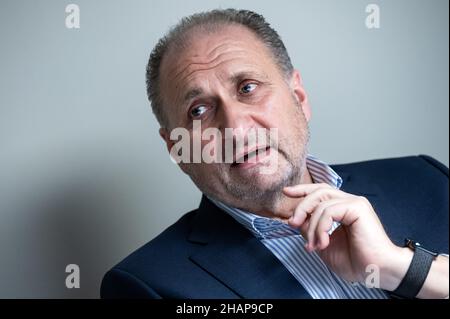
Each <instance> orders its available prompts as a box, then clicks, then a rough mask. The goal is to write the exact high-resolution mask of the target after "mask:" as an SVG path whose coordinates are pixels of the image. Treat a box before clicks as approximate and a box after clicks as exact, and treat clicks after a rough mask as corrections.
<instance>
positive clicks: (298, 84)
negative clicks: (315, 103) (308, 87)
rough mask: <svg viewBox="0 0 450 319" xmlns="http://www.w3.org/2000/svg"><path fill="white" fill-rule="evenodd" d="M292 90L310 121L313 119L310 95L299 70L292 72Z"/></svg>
mask: <svg viewBox="0 0 450 319" xmlns="http://www.w3.org/2000/svg"><path fill="white" fill-rule="evenodd" d="M290 86H291V90H292V91H293V92H294V96H295V98H296V99H297V102H298V103H299V104H300V105H301V107H302V110H303V114H305V117H306V120H307V121H308V122H309V120H310V119H311V115H312V114H311V106H310V105H309V101H308V95H307V94H306V91H305V88H304V87H303V81H302V77H301V76H300V72H299V71H298V70H294V71H293V72H292V78H291V83H290Z"/></svg>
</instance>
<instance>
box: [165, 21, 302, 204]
mask: <svg viewBox="0 0 450 319" xmlns="http://www.w3.org/2000/svg"><path fill="white" fill-rule="evenodd" d="M186 42H187V43H188V45H186V46H185V47H184V49H183V50H180V49H175V50H174V49H173V48H172V49H171V50H169V52H168V55H167V56H166V57H165V59H164V60H163V63H162V66H161V74H162V76H161V92H162V98H163V101H164V105H165V110H164V111H165V112H166V114H167V116H168V120H169V123H170V127H169V128H167V129H161V131H160V132H161V135H162V136H163V138H164V139H165V140H166V142H167V146H168V148H169V149H170V148H171V147H172V146H173V144H174V143H175V142H176V141H172V140H170V138H169V137H170V131H169V130H170V129H174V128H176V127H183V128H186V129H188V130H189V132H190V137H191V138H192V139H195V138H196V137H197V138H199V136H196V135H198V134H199V133H198V132H196V131H194V129H193V121H194V120H200V121H201V130H202V131H204V130H205V129H207V128H217V129H219V130H220V132H221V133H222V138H223V140H222V142H223V143H221V145H222V146H224V145H225V144H226V141H225V132H224V130H225V129H226V128H232V129H239V130H240V132H241V135H242V136H241V137H243V138H244V139H243V140H244V141H245V142H244V145H243V146H244V147H243V148H241V149H238V150H235V153H236V154H237V155H235V160H237V159H238V158H240V157H242V156H243V155H246V154H247V155H249V154H250V155H252V153H251V151H252V149H253V148H254V147H253V146H255V145H253V146H252V147H248V146H249V145H250V144H247V139H246V136H245V135H246V134H247V132H250V131H251V130H254V129H257V128H265V129H267V130H270V129H271V128H272V129H273V128H276V129H277V133H278V138H277V140H270V141H269V139H268V140H267V144H265V145H261V143H259V142H258V143H256V148H258V149H261V150H264V151H261V152H262V153H260V154H261V155H259V156H257V157H256V158H253V162H255V163H253V164H252V163H246V162H244V163H226V162H225V163H224V162H223V161H222V163H210V164H207V163H204V162H203V161H202V163H181V164H180V167H181V168H182V170H183V171H184V172H185V173H187V174H188V175H189V176H190V177H191V179H192V180H193V181H194V183H195V184H196V185H197V187H198V188H199V189H200V190H201V191H202V192H203V193H205V194H207V195H209V196H212V197H214V198H216V199H219V200H221V201H223V202H225V203H227V204H230V205H233V206H235V207H240V208H243V209H247V210H250V211H257V210H261V209H270V208H273V206H274V205H276V203H277V201H278V200H279V199H280V198H281V196H282V193H281V190H282V188H283V187H284V186H287V185H292V184H297V183H299V182H300V179H301V177H302V174H303V173H304V170H305V155H306V144H307V140H308V126H307V120H309V116H310V110H309V105H308V102H307V98H306V94H305V92H304V90H303V87H302V84H301V80H300V76H299V74H298V72H296V71H295V72H294V73H293V75H292V77H291V78H290V79H286V77H285V76H284V75H283V74H282V72H281V71H280V69H279V68H278V67H277V65H276V63H275V61H274V59H273V56H272V55H271V53H270V51H269V50H268V48H266V46H265V45H264V44H263V43H262V42H261V41H260V40H259V39H258V38H257V37H256V36H255V35H254V34H253V33H252V32H251V31H249V30H247V29H246V28H245V27H242V26H226V27H223V28H221V29H219V30H217V31H215V32H213V33H208V32H206V33H205V32H203V33H202V32H200V31H199V30H197V31H193V32H192V33H191V34H190V38H189V40H188V41H186ZM253 132H254V131H253ZM235 137H236V136H235ZM192 143H193V141H192ZM207 143H210V141H208V140H207V141H202V146H205V145H206V144H207ZM218 145H219V144H216V146H217V147H219V146H218ZM235 146H236V145H235ZM249 148H251V149H249ZM216 151H217V149H216V150H214V149H213V153H214V152H216ZM273 156H277V161H276V163H277V167H276V169H274V170H273V173H271V174H262V173H261V167H263V166H265V165H268V163H269V160H268V159H270V158H271V157H272V158H273ZM245 158H246V157H245ZM255 159H256V161H255Z"/></svg>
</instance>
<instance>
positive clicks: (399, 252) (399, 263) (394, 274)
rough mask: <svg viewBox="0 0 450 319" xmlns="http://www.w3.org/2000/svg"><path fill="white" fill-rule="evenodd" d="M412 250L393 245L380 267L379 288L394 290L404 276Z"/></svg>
mask: <svg viewBox="0 0 450 319" xmlns="http://www.w3.org/2000/svg"><path fill="white" fill-rule="evenodd" d="M413 256H414V252H413V251H412V250H411V249H409V248H407V247H398V246H395V245H394V246H393V247H392V249H390V250H389V253H387V254H386V258H385V263H384V264H383V265H381V267H380V288H381V289H383V290H387V291H394V290H395V289H397V287H398V286H399V285H400V283H401V281H402V280H403V278H404V277H405V275H406V273H407V271H408V268H409V266H410V264H411V261H412V259H413Z"/></svg>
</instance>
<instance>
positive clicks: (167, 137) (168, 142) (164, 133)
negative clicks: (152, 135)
mask: <svg viewBox="0 0 450 319" xmlns="http://www.w3.org/2000/svg"><path fill="white" fill-rule="evenodd" d="M159 135H160V136H161V137H162V139H163V140H164V142H166V147H167V151H168V152H169V156H170V150H171V149H172V147H173V146H174V145H175V142H174V141H172V140H171V139H170V132H169V131H167V129H166V128H165V127H160V128H159ZM173 161H174V163H175V160H173ZM185 165H186V164H185V163H183V162H180V163H178V166H179V167H180V168H181V170H182V171H183V172H184V173H185V174H188V173H187V170H186V166H185ZM188 175H189V174H188Z"/></svg>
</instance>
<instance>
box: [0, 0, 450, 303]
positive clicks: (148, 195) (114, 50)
mask: <svg viewBox="0 0 450 319" xmlns="http://www.w3.org/2000/svg"><path fill="white" fill-rule="evenodd" d="M69 3H70V2H66V1H17V0H9V1H4V0H1V1H0V43H1V44H0V45H1V50H0V147H1V149H0V297H3V298H13V297H21V298H32V297H37V298H49V297H56V298H80V297H88V298H91V297H92V298H96V297H98V291H99V286H100V280H101V277H102V275H103V274H104V273H105V271H106V270H107V269H108V268H110V267H111V266H113V265H114V264H115V263H116V262H118V261H119V260H120V259H122V258H123V257H125V256H126V255H127V254H129V253H130V252H131V251H133V250H134V249H136V248H137V247H139V246H140V245H142V244H144V243H145V242H147V241H148V240H150V239H151V238H153V237H154V236H156V235H157V234H158V233H160V232H161V231H162V230H163V229H164V228H165V227H167V226H168V225H170V224H171V223H173V222H174V221H176V220H177V219H178V218H179V217H180V216H181V215H182V214H183V213H185V212H187V211H188V210H190V209H193V208H195V207H197V205H198V202H199V198H200V193H199V191H198V190H196V188H195V186H194V185H193V184H192V183H191V181H190V180H189V179H188V178H187V177H186V176H184V175H183V174H182V173H181V171H180V170H179V169H178V168H177V167H176V166H175V165H174V164H172V163H171V162H170V161H169V157H168V155H167V153H166V149H165V147H164V144H163V142H162V140H161V139H160V137H159V136H158V131H157V129H158V125H157V123H156V121H155V119H154V118H153V115H152V114H151V110H150V106H149V103H148V102H147V99H146V95H145V84H144V69H145V65H146V62H147V57H148V55H149V53H150V50H151V48H152V47H153V45H154V44H155V42H156V41H157V39H158V38H159V37H160V36H161V35H162V34H163V33H164V32H165V31H166V30H167V28H168V27H169V26H170V25H172V24H174V23H176V22H177V20H178V19H179V18H180V17H182V16H184V15H187V14H190V13H193V12H196V11H199V10H205V9H209V8H216V7H222V8H226V7H237V8H247V9H252V10H254V11H257V12H260V13H262V14H263V15H265V17H266V18H267V19H268V20H269V21H270V22H271V23H272V24H273V26H274V27H275V28H276V29H277V30H278V31H279V33H280V34H281V36H282V38H283V39H284V41H285V43H286V46H287V48H288V50H289V52H290V54H291V57H292V60H293V62H294V64H295V65H296V66H297V67H298V68H299V69H300V71H301V73H302V74H303V77H304V82H305V86H306V89H307V91H308V93H309V98H310V101H311V104H312V108H313V119H312V123H311V131H312V139H311V145H310V152H311V153H312V154H314V155H316V156H318V157H320V158H322V159H323V160H325V161H327V162H330V163H344V162H352V161H359V160H366V159H374V158H382V157H395V156H404V155H413V154H420V153H425V154H429V155H432V156H434V157H435V158H437V159H438V160H440V161H442V162H443V163H444V164H446V165H447V166H448V162H449V149H448V139H449V135H448V133H449V122H448V113H449V98H448V85H449V83H448V70H449V65H448V61H449V60H448V56H449V52H448V46H449V43H448V38H449V34H448V33H449V32H448V23H449V22H448V21H449V18H448V1H446V0H442V1H436V0H435V1H425V0H423V1H409V0H408V1H399V0H396V1H362V0H354V1H317V0H314V1H312V0H311V1H282V0H277V1H262V0H256V1H254V0H247V1H245V2H241V1H217V0H216V1H211V0H209V1H189V2H188V1H173V0H172V1H111V0H108V1H87V0H86V1H81V0H79V1H74V3H76V4H78V5H79V6H80V9H81V28H80V29H79V30H75V29H73V30H69V29H66V27H65V16H66V13H65V6H66V5H67V4H69ZM369 3H377V4H379V5H380V10H381V28H380V29H378V30H373V29H372V30H369V29H367V28H366V27H365V18H366V15H367V14H366V12H365V7H366V5H367V4H369ZM70 263H75V264H78V265H79V266H80V268H81V288H80V289H71V290H69V289H67V288H66V287H65V283H64V282H65V276H66V275H67V274H66V273H65V266H66V265H67V264H70Z"/></svg>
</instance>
